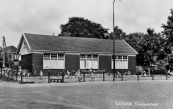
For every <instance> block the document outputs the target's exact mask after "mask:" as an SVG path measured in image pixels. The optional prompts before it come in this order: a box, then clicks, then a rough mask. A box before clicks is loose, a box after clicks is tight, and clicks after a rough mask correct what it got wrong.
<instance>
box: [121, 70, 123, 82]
mask: <svg viewBox="0 0 173 109" xmlns="http://www.w3.org/2000/svg"><path fill="white" fill-rule="evenodd" d="M121 81H123V72H122V73H121Z"/></svg>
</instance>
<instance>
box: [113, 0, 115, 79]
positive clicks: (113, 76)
mask: <svg viewBox="0 0 173 109" xmlns="http://www.w3.org/2000/svg"><path fill="white" fill-rule="evenodd" d="M114 3H115V0H114V1H113V81H115V31H114Z"/></svg>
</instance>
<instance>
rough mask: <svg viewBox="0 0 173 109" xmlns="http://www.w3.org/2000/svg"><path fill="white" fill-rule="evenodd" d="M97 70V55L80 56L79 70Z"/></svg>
mask: <svg viewBox="0 0 173 109" xmlns="http://www.w3.org/2000/svg"><path fill="white" fill-rule="evenodd" d="M91 68H92V69H98V55H96V54H94V55H93V54H87V55H86V54H81V55H80V69H91Z"/></svg>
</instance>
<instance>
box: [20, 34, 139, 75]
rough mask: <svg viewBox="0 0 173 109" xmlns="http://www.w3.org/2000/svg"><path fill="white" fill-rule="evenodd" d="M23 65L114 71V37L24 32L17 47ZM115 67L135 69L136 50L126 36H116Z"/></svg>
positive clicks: (29, 68) (58, 68)
mask: <svg viewBox="0 0 173 109" xmlns="http://www.w3.org/2000/svg"><path fill="white" fill-rule="evenodd" d="M17 54H18V55H19V60H20V61H21V62H20V63H21V64H20V66H21V68H22V69H27V70H29V71H30V72H34V71H37V72H40V70H42V71H43V74H44V75H47V72H48V70H51V72H54V73H56V72H60V71H62V70H64V71H67V70H68V71H71V70H78V69H91V68H92V69H96V70H97V69H99V70H103V69H104V70H105V71H106V72H109V73H112V72H113V59H112V55H113V41H112V40H109V39H95V38H81V37H66V36H54V35H41V34H29V33H23V34H22V36H21V39H20V42H19V45H18V47H17ZM115 54H116V58H115V70H116V71H120V72H121V71H131V72H132V73H135V71H136V55H137V52H136V51H135V50H134V49H133V48H132V47H131V46H130V45H129V44H128V43H126V42H125V41H124V40H115Z"/></svg>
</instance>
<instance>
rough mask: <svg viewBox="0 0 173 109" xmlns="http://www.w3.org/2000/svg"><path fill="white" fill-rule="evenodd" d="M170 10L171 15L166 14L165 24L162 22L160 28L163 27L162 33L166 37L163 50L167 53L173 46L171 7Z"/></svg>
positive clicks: (172, 11)
mask: <svg viewBox="0 0 173 109" xmlns="http://www.w3.org/2000/svg"><path fill="white" fill-rule="evenodd" d="M170 11H171V15H170V16H168V21H167V24H162V28H164V30H163V31H162V33H163V34H164V36H165V38H166V43H165V46H166V47H165V50H166V52H167V53H168V54H170V53H171V51H172V50H173V48H172V46H173V8H172V9H171V10H170ZM171 48H172V49H171Z"/></svg>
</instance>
